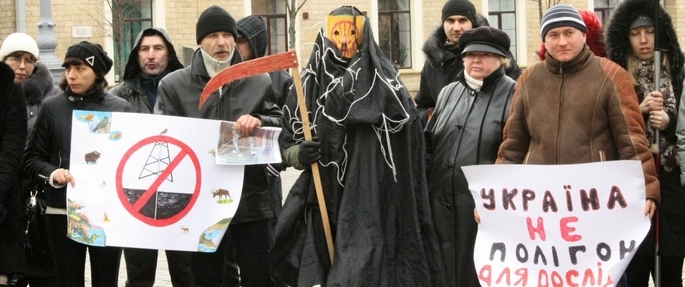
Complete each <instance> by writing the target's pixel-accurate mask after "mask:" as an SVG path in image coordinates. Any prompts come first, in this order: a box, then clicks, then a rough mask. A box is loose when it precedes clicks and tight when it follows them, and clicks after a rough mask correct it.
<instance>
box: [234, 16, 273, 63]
mask: <svg viewBox="0 0 685 287" xmlns="http://www.w3.org/2000/svg"><path fill="white" fill-rule="evenodd" d="M236 25H237V28H236V29H237V31H238V37H242V38H245V39H247V41H248V42H250V46H252V53H254V56H255V58H259V57H262V56H264V54H266V44H267V41H268V40H269V39H268V37H267V36H268V35H267V34H266V23H264V19H262V17H260V16H257V15H250V16H247V17H245V18H243V19H240V20H238V22H236Z"/></svg>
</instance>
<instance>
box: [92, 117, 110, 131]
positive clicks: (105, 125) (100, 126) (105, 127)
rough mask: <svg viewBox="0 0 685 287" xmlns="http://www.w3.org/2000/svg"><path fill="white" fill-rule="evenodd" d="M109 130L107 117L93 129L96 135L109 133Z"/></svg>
mask: <svg viewBox="0 0 685 287" xmlns="http://www.w3.org/2000/svg"><path fill="white" fill-rule="evenodd" d="M108 130H109V117H107V116H105V117H104V118H102V120H101V121H100V122H99V123H98V125H97V126H95V128H94V129H93V132H94V133H100V132H107V131H108Z"/></svg>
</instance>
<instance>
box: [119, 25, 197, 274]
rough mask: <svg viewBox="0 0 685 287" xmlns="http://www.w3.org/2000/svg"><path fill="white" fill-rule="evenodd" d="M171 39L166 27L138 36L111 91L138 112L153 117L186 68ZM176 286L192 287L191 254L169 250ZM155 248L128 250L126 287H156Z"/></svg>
mask: <svg viewBox="0 0 685 287" xmlns="http://www.w3.org/2000/svg"><path fill="white" fill-rule="evenodd" d="M182 68H183V65H182V64H181V62H180V61H179V60H178V57H177V56H176V49H174V45H173V44H171V38H169V35H168V34H167V33H166V31H165V30H164V29H162V28H147V29H144V30H143V31H140V33H138V36H137V37H136V41H135V43H134V46H133V49H132V50H131V54H130V55H129V57H128V62H127V63H126V68H125V69H124V81H123V82H122V83H121V84H119V85H117V86H116V87H114V88H113V89H112V90H110V91H109V93H110V94H112V95H115V96H118V97H121V98H123V99H125V100H126V101H127V102H129V104H131V108H133V111H134V112H136V113H145V114H151V113H152V109H153V107H154V106H155V102H156V100H157V86H159V81H160V80H161V79H162V78H164V76H166V75H167V74H169V73H171V72H173V71H176V70H178V69H182ZM165 253H166V258H167V263H168V267H169V275H170V276H171V284H172V285H173V286H190V285H191V274H190V253H189V252H184V251H173V250H166V252H165ZM158 254H159V251H157V250H155V249H141V248H124V259H125V260H126V287H152V286H153V285H154V283H155V273H156V272H157V255H158Z"/></svg>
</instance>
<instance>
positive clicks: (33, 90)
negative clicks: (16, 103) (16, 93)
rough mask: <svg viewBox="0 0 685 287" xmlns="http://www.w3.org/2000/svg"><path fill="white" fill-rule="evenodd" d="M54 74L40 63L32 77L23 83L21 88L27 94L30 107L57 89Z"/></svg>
mask: <svg viewBox="0 0 685 287" xmlns="http://www.w3.org/2000/svg"><path fill="white" fill-rule="evenodd" d="M52 81H53V79H52V74H50V70H48V67H47V66H45V65H43V64H41V63H38V64H36V68H35V69H34V70H33V74H32V75H31V77H28V78H27V79H26V80H24V81H23V82H21V88H22V89H23V90H24V94H26V102H27V103H28V104H30V105H32V104H37V103H39V102H40V101H41V100H42V99H43V97H44V96H45V95H46V94H47V93H48V92H50V91H51V90H52V89H54V88H55V84H54V83H53V82H52Z"/></svg>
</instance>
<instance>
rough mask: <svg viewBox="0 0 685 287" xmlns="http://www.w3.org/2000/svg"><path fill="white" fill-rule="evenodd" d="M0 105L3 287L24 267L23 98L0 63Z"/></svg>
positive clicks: (0, 283)
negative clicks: (22, 216) (22, 189)
mask: <svg viewBox="0 0 685 287" xmlns="http://www.w3.org/2000/svg"><path fill="white" fill-rule="evenodd" d="M0 102H2V105H1V106H0V119H2V122H0V242H2V244H1V245H0V286H7V283H8V280H9V279H11V278H12V275H14V274H19V273H23V272H24V267H25V258H24V246H23V241H22V238H23V237H22V234H23V229H22V225H23V224H22V223H23V222H22V221H21V220H20V216H21V212H22V208H21V204H20V201H19V172H20V170H21V159H22V156H23V155H24V144H25V143H26V99H25V98H24V93H23V92H22V90H21V88H20V87H19V86H17V85H15V84H14V72H13V71H12V69H11V68H10V67H9V66H8V65H7V64H5V63H0ZM3 284H4V285H3Z"/></svg>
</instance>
